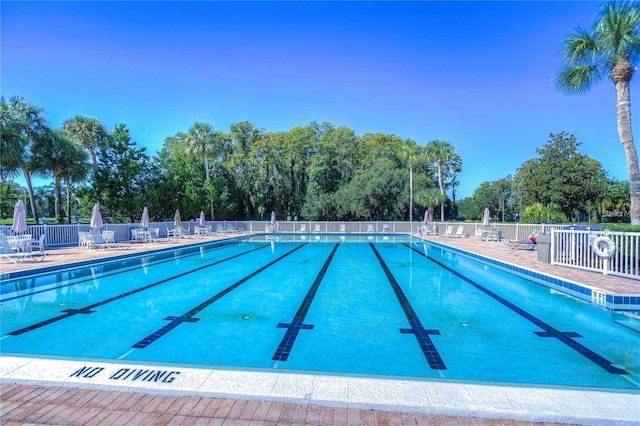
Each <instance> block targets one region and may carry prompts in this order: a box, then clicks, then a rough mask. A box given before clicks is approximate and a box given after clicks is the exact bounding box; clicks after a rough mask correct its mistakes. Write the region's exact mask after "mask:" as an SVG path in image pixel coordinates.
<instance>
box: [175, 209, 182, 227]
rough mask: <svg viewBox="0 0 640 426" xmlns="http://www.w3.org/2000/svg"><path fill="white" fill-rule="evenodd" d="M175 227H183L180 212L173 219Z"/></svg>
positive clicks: (177, 211)
mask: <svg viewBox="0 0 640 426" xmlns="http://www.w3.org/2000/svg"><path fill="white" fill-rule="evenodd" d="M173 226H175V227H176V228H180V227H181V226H182V220H180V210H176V214H175V216H174V217H173Z"/></svg>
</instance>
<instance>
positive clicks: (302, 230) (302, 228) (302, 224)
mask: <svg viewBox="0 0 640 426" xmlns="http://www.w3.org/2000/svg"><path fill="white" fill-rule="evenodd" d="M298 232H307V224H306V223H301V224H300V230H299V231H298Z"/></svg>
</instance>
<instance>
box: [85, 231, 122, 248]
mask: <svg viewBox="0 0 640 426" xmlns="http://www.w3.org/2000/svg"><path fill="white" fill-rule="evenodd" d="M89 234H90V235H91V238H92V239H93V247H94V248H97V249H100V248H105V249H128V248H130V246H129V245H124V244H119V243H108V242H107V241H105V239H104V237H103V236H102V234H101V233H100V231H91V232H90V233H89Z"/></svg>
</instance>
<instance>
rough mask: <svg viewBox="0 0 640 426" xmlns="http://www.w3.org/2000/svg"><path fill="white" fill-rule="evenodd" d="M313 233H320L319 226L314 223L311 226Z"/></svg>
mask: <svg viewBox="0 0 640 426" xmlns="http://www.w3.org/2000/svg"><path fill="white" fill-rule="evenodd" d="M313 232H315V233H319V232H320V224H319V223H316V224H315V225H313Z"/></svg>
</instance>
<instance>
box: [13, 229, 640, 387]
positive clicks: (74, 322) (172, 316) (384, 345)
mask: <svg viewBox="0 0 640 426" xmlns="http://www.w3.org/2000/svg"><path fill="white" fill-rule="evenodd" d="M1 293H2V294H1V299H0V302H1V305H0V314H1V317H0V320H1V321H2V337H1V339H2V340H0V345H1V346H0V348H1V349H0V350H1V353H2V355H3V356H4V355H9V356H11V355H15V356H24V355H29V356H38V357H51V358H56V357H63V358H65V359H84V360H117V361H118V362H132V363H154V364H167V365H191V366H200V367H212V368H213V367H215V368H229V369H255V370H261V371H262V370H264V371H273V370H277V371H279V372H310V373H322V374H329V375H331V374H337V375H354V376H367V377H390V378H398V377H400V378H408V379H433V380H445V381H447V380H451V381H463V382H478V383H499V384H514V385H525V384H526V385H540V386H562V387H573V386H577V387H587V388H601V389H620V390H625V391H629V390H631V391H633V392H636V391H640V385H639V383H640V378H639V377H638V376H639V372H640V334H639V333H637V332H635V331H633V330H630V329H628V328H626V327H623V326H621V325H619V324H617V323H615V322H614V321H612V317H611V312H609V311H607V310H605V309H602V308H600V307H598V306H594V305H591V304H589V303H585V302H583V301H580V300H577V299H575V298H572V297H568V296H567V295H563V294H559V293H557V292H555V291H551V290H550V289H549V288H547V287H545V286H542V285H539V284H536V283H533V282H531V281H529V280H527V279H525V278H522V277H518V276H515V275H512V274H509V273H507V272H505V271H502V270H500V269H498V268H495V267H492V266H489V265H487V264H484V263H482V262H479V261H477V260H475V259H471V258H469V257H466V256H463V255H461V254H459V253H455V252H452V251H448V250H446V249H444V248H442V247H440V246H434V245H429V244H423V243H422V242H417V241H415V240H411V239H410V238H409V237H407V236H388V237H381V236H375V237H366V236H358V237H353V238H352V237H350V236H338V235H322V236H320V235H307V236H300V235H297V236H291V237H284V236H282V237H280V236H277V237H274V236H258V237H252V238H246V239H242V240H238V241H237V242H233V243H229V242H226V243H208V244H202V245H200V246H191V247H186V248H182V249H178V250H171V251H164V252H159V253H153V254H149V255H147V256H134V257H128V258H124V259H119V260H116V261H110V262H97V263H95V264H93V265H91V266H85V267H79V268H75V269H72V270H59V271H55V272H53V273H50V274H42V275H33V276H27V277H23V278H19V279H16V280H12V281H3V282H2V283H1Z"/></svg>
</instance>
